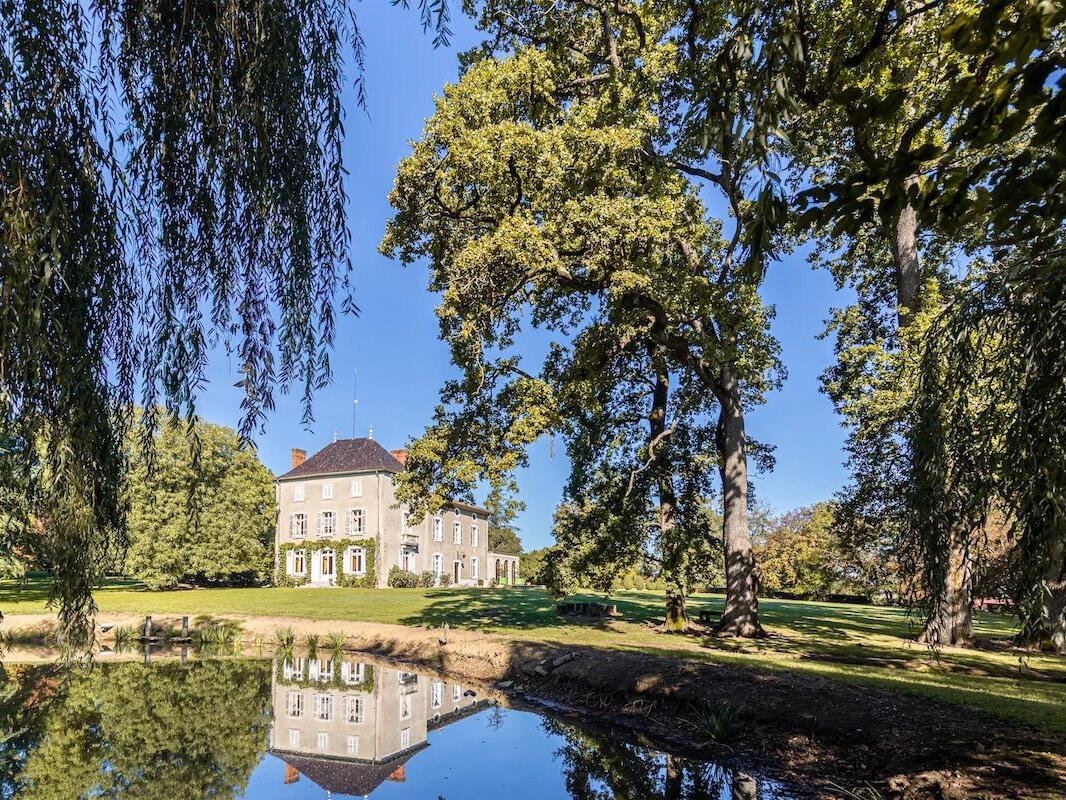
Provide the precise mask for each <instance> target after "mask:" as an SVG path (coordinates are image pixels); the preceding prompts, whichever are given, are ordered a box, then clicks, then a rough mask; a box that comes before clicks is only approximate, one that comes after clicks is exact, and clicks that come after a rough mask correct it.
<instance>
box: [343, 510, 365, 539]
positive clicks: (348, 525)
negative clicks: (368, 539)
mask: <svg viewBox="0 0 1066 800" xmlns="http://www.w3.org/2000/svg"><path fill="white" fill-rule="evenodd" d="M344 530H345V532H346V533H366V511H364V510H363V509H361V508H349V509H348V514H347V519H346V521H345V523H344Z"/></svg>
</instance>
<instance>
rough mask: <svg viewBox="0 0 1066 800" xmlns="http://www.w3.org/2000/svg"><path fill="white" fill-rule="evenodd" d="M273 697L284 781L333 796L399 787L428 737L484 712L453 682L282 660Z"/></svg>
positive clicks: (273, 736)
mask: <svg viewBox="0 0 1066 800" xmlns="http://www.w3.org/2000/svg"><path fill="white" fill-rule="evenodd" d="M273 692H274V698H273V699H274V724H273V726H272V727H271V733H270V751H271V752H272V753H273V754H274V755H276V756H277V757H279V758H281V759H282V760H283V761H284V762H285V775H284V780H285V782H286V783H293V782H295V781H297V780H300V777H301V776H305V777H306V778H307V779H309V780H311V781H313V782H314V783H316V784H318V785H319V786H320V787H322V788H323V789H325V790H326V792H328V793H330V794H334V795H355V796H361V795H368V794H370V793H371V792H372V791H374V789H376V788H377V787H378V786H380V785H381V784H382V783H383V782H384V781H386V780H398V781H402V780H404V769H405V764H406V763H407V761H408V759H410V758H411V756H413V755H414V754H415V753H417V752H418V751H419V750H421V749H422V748H424V747H428V746H429V743H428V742H427V741H426V737H427V734H428V732H429V731H431V730H434V729H435V728H438V727H441V726H443V725H447V724H448V723H449V722H452V721H454V720H457V719H461V718H463V717H465V716H468V715H469V714H471V713H475V712H477V711H479V710H481V709H482V708H484V707H485V705H486V701H484V700H478V699H477V698H476V697H474V696H469V697H468V696H466V695H465V694H464V689H463V687H461V686H460V685H459V684H457V683H448V682H446V681H444V680H441V679H438V678H436V677H427V676H425V675H418V674H416V673H413V672H401V671H399V670H395V669H384V668H381V667H379V666H376V665H371V664H363V663H360V662H357V661H354V660H347V661H341V660H339V659H330V658H293V659H286V660H285V661H284V662H282V663H280V665H279V666H278V668H277V669H276V670H275V673H274V681H273ZM471 695H472V693H471Z"/></svg>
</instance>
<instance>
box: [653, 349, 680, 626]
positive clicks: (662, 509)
mask: <svg viewBox="0 0 1066 800" xmlns="http://www.w3.org/2000/svg"><path fill="white" fill-rule="evenodd" d="M669 395H670V375H669V373H668V372H667V370H666V368H665V366H664V365H661V364H660V365H658V368H657V369H656V375H655V390H654V392H653V393H652V407H651V413H650V414H648V428H649V434H650V435H649V439H648V442H649V445H648V446H649V447H650V448H651V452H649V453H648V457H649V459H651V460H652V462H653V464H654V468H655V480H656V484H657V489H658V492H659V520H658V521H659V550H660V552H661V555H662V559H663V560H662V568H663V576H664V577H665V578H666V626H665V627H666V630H667V631H670V632H673V633H682V632H684V630H685V627H686V625H687V623H688V617H687V616H686V614H685V593H684V589H683V586H682V583H681V576H680V575H679V574H678V572H679V570H678V564H677V563H676V562H677V559H676V558H675V556H676V555H679V554H676V553H675V552H674V546H673V545H674V543H673V542H672V541H671V532H672V531H673V528H674V525H675V524H676V521H677V495H676V493H675V492H674V481H673V473H672V472H671V469H670V459H669V449H670V438H669V436H668V435H667V434H666V410H667V401H668V400H669Z"/></svg>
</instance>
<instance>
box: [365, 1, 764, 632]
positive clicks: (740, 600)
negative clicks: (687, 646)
mask: <svg viewBox="0 0 1066 800" xmlns="http://www.w3.org/2000/svg"><path fill="white" fill-rule="evenodd" d="M504 12H506V13H504ZM557 23H558V24H557ZM479 24H480V25H481V26H482V27H483V28H484V29H486V30H488V31H490V32H491V33H493V34H495V35H496V40H495V41H496V42H497V43H498V44H501V45H503V44H505V43H507V42H517V44H516V46H515V50H514V54H513V55H512V56H511V57H510V58H508V59H506V61H504V62H503V65H502V66H491V65H487V64H485V63H473V62H474V61H475V60H476V57H477V56H476V55H470V56H468V57H467V61H468V63H471V64H472V65H471V66H470V68H469V69H468V71H467V73H466V75H465V76H464V78H463V81H462V82H461V83H460V84H459V85H458V86H457V87H450V88H449V89H448V90H447V91H446V93H445V96H444V98H443V99H442V101H441V102H440V103H439V104H438V109H437V113H436V115H435V117H434V118H433V120H431V121H430V122H429V123H428V124H427V128H426V131H425V134H424V136H423V139H422V140H421V141H420V142H418V143H416V145H415V151H414V153H413V155H412V156H411V157H410V158H409V159H407V160H406V161H405V162H404V164H402V165H401V168H400V171H399V173H398V175H397V184H396V189H395V190H394V192H393V196H392V202H393V204H394V206H396V207H397V209H398V213H397V215H396V218H395V219H394V220H393V221H392V223H390V226H389V229H388V232H387V234H386V238H385V241H384V243H383V250H384V251H385V252H387V253H390V254H392V255H395V256H397V257H399V258H400V259H401V260H403V261H405V262H406V261H413V260H414V259H416V258H418V257H420V256H423V255H426V256H430V257H431V258H432V260H433V264H432V269H433V278H432V280H431V287H432V288H434V289H436V290H440V291H442V292H444V300H443V304H442V307H441V308H440V309H439V312H438V313H439V314H440V316H441V318H442V334H443V336H444V338H446V339H447V340H448V341H449V342H450V344H451V346H452V353H453V359H454V360H455V362H456V363H457V364H459V365H460V367H461V368H462V369H463V370H464V377H463V378H462V379H461V380H457V381H454V382H451V383H449V384H448V385H447V386H446V387H445V389H444V391H443V392H442V400H443V403H442V406H441V408H440V409H439V411H438V414H437V415H436V419H435V422H434V424H433V425H432V426H431V427H430V429H429V430H427V433H426V435H425V436H424V437H422V439H421V440H420V441H419V442H416V443H415V444H414V445H412V447H411V456H410V459H409V462H408V463H409V465H410V466H411V467H412V469H410V470H408V472H407V473H406V475H405V476H404V478H403V481H404V486H405V488H403V489H401V493H402V494H404V496H405V497H406V499H407V500H408V501H409V502H410V501H417V500H418V498H420V497H422V496H424V497H426V498H427V502H440V501H441V499H442V498H443V497H444V496H446V492H447V491H450V492H452V493H457V492H469V491H470V488H471V486H472V485H473V483H474V479H475V478H476V477H481V478H484V479H485V480H488V481H489V482H490V483H493V482H494V481H505V480H506V478H505V476H506V475H507V474H509V473H510V472H511V471H512V470H513V468H514V467H515V466H517V465H519V464H521V463H523V458H524V456H523V455H521V451H522V449H523V448H524V447H525V445H527V444H528V443H529V442H531V441H534V440H535V439H536V438H537V437H538V436H540V435H542V434H543V433H545V432H547V431H549V430H553V429H555V428H556V427H558V423H557V421H558V420H559V418H560V417H559V411H558V407H557V405H556V403H557V389H558V388H559V387H558V386H556V385H554V384H553V383H551V382H550V381H546V380H544V378H545V377H548V376H544V375H537V374H533V373H530V372H528V371H526V370H524V369H523V368H522V366H520V359H518V358H517V357H516V356H514V354H513V353H512V352H511V351H510V350H509V348H511V347H513V344H514V337H515V335H516V334H517V332H518V330H519V329H520V327H521V324H520V320H521V318H522V313H523V311H524V310H525V308H526V307H527V306H528V308H529V309H531V310H532V322H533V324H535V325H540V326H543V327H547V328H549V329H552V330H555V331H557V332H558V333H559V335H560V336H561V337H563V338H564V339H565V340H567V341H570V340H573V339H575V338H578V337H579V336H580V331H581V326H580V323H581V322H582V315H583V314H585V313H586V311H588V313H589V314H590V316H589V319H591V320H592V321H593V322H594V323H595V324H596V325H602V326H603V330H602V331H601V336H602V342H601V343H602V344H605V346H606V347H608V349H610V348H614V347H623V345H625V344H626V343H628V342H630V341H632V342H639V341H644V342H645V343H646V344H650V345H651V346H652V350H653V351H654V352H653V353H651V354H649V357H650V358H652V359H659V360H660V361H662V362H663V363H664V364H665V365H666V367H667V369H666V371H665V373H664V374H672V375H674V376H675V377H674V378H673V379H674V380H677V381H679V383H680V385H688V384H690V383H692V384H694V385H695V386H698V387H699V390H700V391H702V394H703V396H704V397H705V398H708V399H710V401H711V402H713V403H716V404H717V408H718V411H717V425H716V430H715V437H714V440H715V445H716V449H717V454H718V467H719V472H720V477H721V479H722V481H723V484H724V490H723V497H724V505H725V514H724V515H723V537H722V538H723V545H724V549H725V551H726V558H725V561H726V572H727V602H726V609H725V613H724V614H723V619H722V624H721V632H723V633H730V634H738V635H757V634H758V633H760V632H761V628H760V627H759V624H758V612H757V600H756V597H755V580H754V561H753V558H752V553H751V543H750V538H749V533H748V529H747V523H746V514H747V493H748V476H747V470H748V461H747V458H748V452H749V448H750V447H751V446H752V445H751V442H750V440H749V438H748V436H747V434H746V432H745V430H744V411H745V409H746V408H747V407H749V406H750V405H751V404H752V403H757V402H759V401H760V400H761V397H762V394H763V392H764V391H765V389H766V388H768V387H769V386H771V385H773V381H774V380H775V377H776V374H775V368H776V367H777V361H776V344H775V343H774V342H773V340H772V339H770V337H769V336H768V334H767V333H766V327H767V323H768V319H769V316H770V314H771V311H770V310H769V309H766V308H764V307H763V306H762V305H761V304H760V302H759V299H758V294H757V287H758V283H759V281H760V280H761V276H762V267H763V261H764V251H765V248H764V246H763V245H764V244H765V243H764V241H763V239H762V236H761V233H760V230H759V229H754V228H750V227H749V221H750V220H751V219H752V218H753V215H751V214H749V213H748V212H749V209H750V208H751V205H750V204H749V199H748V198H747V196H746V191H747V190H748V188H749V187H748V186H747V178H748V175H749V174H750V173H751V171H752V170H753V169H755V165H754V164H753V158H756V156H754V155H753V154H752V153H751V152H750V148H747V147H746V146H744V145H743V143H744V142H746V141H747V138H746V136H747V134H746V131H745V130H744V121H743V120H742V119H740V117H739V116H738V114H739V112H737V110H736V109H738V108H740V109H743V108H745V107H746V106H745V105H744V103H743V102H742V101H741V100H738V98H737V96H736V95H733V96H731V98H730V100H729V102H728V104H727V105H728V107H727V108H726V109H724V112H723V113H725V114H726V116H727V117H728V116H729V114H733V116H732V117H731V118H732V119H733V120H734V121H735V122H736V125H733V124H732V123H730V124H727V125H725V126H724V127H723V129H722V130H721V131H719V133H720V136H719V139H718V140H716V141H719V142H720V147H719V150H718V151H717V152H721V150H722V149H723V148H725V149H728V148H733V149H732V150H731V152H730V154H729V155H728V157H726V156H724V155H723V157H722V160H723V164H724V167H723V170H724V172H723V174H722V175H719V174H716V173H712V172H710V171H708V170H705V169H703V168H702V167H695V166H692V165H690V164H689V163H687V156H689V155H691V154H692V152H693V146H692V142H693V140H694V139H696V138H700V137H702V136H703V132H702V131H696V130H694V129H693V128H691V126H689V127H686V126H684V125H683V124H682V121H683V117H684V113H683V109H684V105H685V102H686V101H685V100H684V99H683V96H682V93H681V92H680V91H678V92H674V91H673V89H672V87H673V85H674V83H675V81H677V80H680V78H678V77H677V76H680V75H682V74H683V72H682V70H681V67H680V66H679V62H678V60H677V53H678V50H677V48H676V47H675V43H674V42H673V41H672V36H673V34H674V32H675V29H674V27H672V25H671V20H670V19H669V17H668V16H665V15H659V14H658V13H657V11H656V10H655V9H654V8H653V7H652V6H650V5H648V6H641V7H639V9H638V10H630V9H621V8H616V7H613V6H610V5H605V6H603V7H599V6H596V5H595V4H592V5H589V4H581V5H575V6H566V8H565V12H562V13H560V9H559V7H557V6H555V5H553V4H548V3H544V4H539V3H536V2H532V3H528V4H523V5H522V6H521V7H520V8H517V7H507V8H506V9H505V8H503V7H502V6H500V5H498V4H495V3H490V4H486V5H484V6H483V7H482V8H481V15H480V18H479ZM488 48H489V49H491V46H488ZM685 176H689V177H692V178H694V179H699V180H708V181H709V182H710V184H711V185H712V186H714V187H718V188H719V189H721V191H722V192H723V193H724V194H725V196H726V197H727V198H728V201H729V203H730V206H731V208H732V209H733V211H734V212H735V214H736V220H737V224H736V225H735V226H734V230H733V232H732V235H731V236H730V237H729V238H728V239H725V240H723V237H722V236H721V234H720V232H719V231H720V224H719V223H718V221H717V220H713V219H709V218H708V217H707V215H706V213H705V211H704V210H703V208H702V205H701V204H700V203H699V201H698V199H697V198H696V196H695V190H694V188H693V187H691V184H690V183H689V182H688V180H687V178H686V177H685ZM752 202H753V203H754V204H756V205H759V207H762V208H764V210H765V211H766V213H769V210H770V209H771V208H774V207H776V204H775V202H774V197H773V196H771V195H770V194H765V193H764V194H760V195H759V196H758V197H757V198H756V199H755V200H754V201H752ZM561 346H562V345H561ZM593 362H594V359H593V358H592V357H580V358H575V359H573V363H574V364H576V365H579V368H580V365H583V364H586V363H593ZM692 391H693V392H695V391H696V390H695V389H693V390H692ZM464 448H465V449H466V452H465V453H464V452H463V450H464ZM472 450H476V451H477V452H476V453H473V452H472ZM660 474H665V473H660ZM660 488H665V487H660ZM660 494H661V492H660Z"/></svg>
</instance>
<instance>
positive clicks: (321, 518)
mask: <svg viewBox="0 0 1066 800" xmlns="http://www.w3.org/2000/svg"><path fill="white" fill-rule="evenodd" d="M336 531H337V514H336V512H334V511H319V512H318V535H319V536H332V535H333V534H334V533H336Z"/></svg>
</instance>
